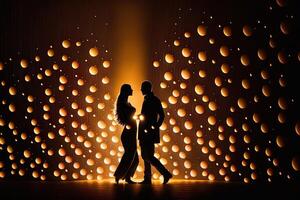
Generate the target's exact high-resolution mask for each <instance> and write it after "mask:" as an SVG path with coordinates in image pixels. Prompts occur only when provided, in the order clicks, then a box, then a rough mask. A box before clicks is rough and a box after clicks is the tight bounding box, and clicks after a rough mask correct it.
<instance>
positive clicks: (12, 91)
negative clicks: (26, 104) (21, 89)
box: [8, 87, 17, 96]
mask: <svg viewBox="0 0 300 200" xmlns="http://www.w3.org/2000/svg"><path fill="white" fill-rule="evenodd" d="M8 91H9V94H10V95H12V96H14V95H16V93H17V90H16V88H15V87H10V88H9V90H8Z"/></svg>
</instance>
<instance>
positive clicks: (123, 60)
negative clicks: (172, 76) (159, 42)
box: [111, 3, 150, 113]
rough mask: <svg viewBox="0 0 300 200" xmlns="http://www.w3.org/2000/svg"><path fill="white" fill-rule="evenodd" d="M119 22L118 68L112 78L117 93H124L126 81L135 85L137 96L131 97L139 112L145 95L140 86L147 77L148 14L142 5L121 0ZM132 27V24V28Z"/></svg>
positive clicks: (115, 94) (115, 63)
mask: <svg viewBox="0 0 300 200" xmlns="http://www.w3.org/2000/svg"><path fill="white" fill-rule="evenodd" d="M115 15H116V16H115V17H116V20H115V22H116V25H115V27H116V28H118V29H117V30H116V31H115V35H114V38H115V39H114V40H115V42H116V47H115V49H114V55H115V59H114V63H113V64H114V69H113V70H114V71H113V77H114V79H113V80H111V81H112V84H113V88H114V96H117V95H118V94H119V92H120V87H121V85H122V84H124V83H128V84H130V85H131V87H132V89H133V97H132V98H131V97H130V98H129V100H130V102H132V104H133V106H135V107H136V109H137V113H139V112H140V110H141V106H142V102H143V95H142V94H141V91H140V88H141V83H142V81H143V80H145V79H146V71H145V69H146V68H147V67H150V66H146V62H145V54H146V51H145V49H146V46H145V45H146V44H145V41H146V39H145V38H144V34H145V27H144V26H145V25H144V24H143V22H142V21H143V20H144V19H145V14H144V12H143V7H142V5H140V4H131V3H129V4H127V3H120V4H118V6H117V7H116V10H115ZM128 27H131V28H130V29H128Z"/></svg>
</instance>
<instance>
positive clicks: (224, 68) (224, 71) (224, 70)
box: [221, 63, 230, 74]
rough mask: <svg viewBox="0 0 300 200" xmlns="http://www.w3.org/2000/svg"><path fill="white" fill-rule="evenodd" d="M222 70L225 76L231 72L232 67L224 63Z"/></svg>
mask: <svg viewBox="0 0 300 200" xmlns="http://www.w3.org/2000/svg"><path fill="white" fill-rule="evenodd" d="M221 70H222V72H223V73H224V74H227V73H228V72H229V70H230V67H229V65H228V64H226V63H224V64H222V65H221Z"/></svg>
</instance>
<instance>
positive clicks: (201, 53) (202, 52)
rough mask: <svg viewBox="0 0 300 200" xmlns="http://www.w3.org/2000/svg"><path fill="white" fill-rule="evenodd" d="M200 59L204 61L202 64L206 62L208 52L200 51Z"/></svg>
mask: <svg viewBox="0 0 300 200" xmlns="http://www.w3.org/2000/svg"><path fill="white" fill-rule="evenodd" d="M198 59H199V60H200V61H202V62H204V61H206V59H207V58H206V52H205V51H200V52H199V53H198Z"/></svg>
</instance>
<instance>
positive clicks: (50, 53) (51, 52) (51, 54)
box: [47, 49, 54, 57]
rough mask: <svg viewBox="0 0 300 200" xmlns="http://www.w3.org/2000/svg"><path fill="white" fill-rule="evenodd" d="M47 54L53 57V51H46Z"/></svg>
mask: <svg viewBox="0 0 300 200" xmlns="http://www.w3.org/2000/svg"><path fill="white" fill-rule="evenodd" d="M47 54H48V56H49V57H53V56H54V50H53V49H49V50H48V51H47Z"/></svg>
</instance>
